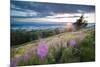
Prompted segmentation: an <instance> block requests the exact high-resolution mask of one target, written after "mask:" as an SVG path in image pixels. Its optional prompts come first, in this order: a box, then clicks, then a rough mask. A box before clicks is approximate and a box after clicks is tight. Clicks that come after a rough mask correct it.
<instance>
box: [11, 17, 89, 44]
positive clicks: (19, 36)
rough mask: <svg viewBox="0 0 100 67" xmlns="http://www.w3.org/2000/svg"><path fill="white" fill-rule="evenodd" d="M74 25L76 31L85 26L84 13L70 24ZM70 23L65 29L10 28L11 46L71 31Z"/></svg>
mask: <svg viewBox="0 0 100 67" xmlns="http://www.w3.org/2000/svg"><path fill="white" fill-rule="evenodd" d="M72 25H74V26H75V29H76V31H77V30H79V29H81V28H84V27H86V26H87V21H86V20H84V15H82V16H80V18H79V19H78V20H77V21H76V22H75V23H74V24H72ZM72 25H71V26H69V27H68V28H65V29H61V28H60V29H59V28H56V29H44V30H32V31H27V30H23V29H17V30H12V29H11V40H10V41H11V46H14V45H20V44H23V43H26V42H30V41H33V40H37V39H39V38H45V37H49V36H52V35H57V34H59V33H62V32H66V31H67V32H71V31H73V28H72Z"/></svg>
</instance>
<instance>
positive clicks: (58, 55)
mask: <svg viewBox="0 0 100 67" xmlns="http://www.w3.org/2000/svg"><path fill="white" fill-rule="evenodd" d="M89 61H95V29H80V30H78V31H74V32H63V33H60V34H57V35H53V36H49V37H46V38H40V39H38V40H33V41H30V42H26V43H23V44H20V45H18V46H12V47H11V66H12V67H14V66H16V65H18V66H27V65H40V64H57V63H72V62H89Z"/></svg>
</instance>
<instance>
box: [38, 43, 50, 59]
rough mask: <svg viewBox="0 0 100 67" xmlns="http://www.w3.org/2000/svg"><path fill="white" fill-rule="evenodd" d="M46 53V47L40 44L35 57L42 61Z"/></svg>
mask: <svg viewBox="0 0 100 67" xmlns="http://www.w3.org/2000/svg"><path fill="white" fill-rule="evenodd" d="M47 53H48V45H47V44H46V43H44V42H41V43H40V44H39V45H38V48H37V55H38V56H39V57H40V58H41V59H43V58H44V57H45V56H46V55H47Z"/></svg>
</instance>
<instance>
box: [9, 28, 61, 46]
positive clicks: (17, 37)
mask: <svg viewBox="0 0 100 67" xmlns="http://www.w3.org/2000/svg"><path fill="white" fill-rule="evenodd" d="M59 33H61V32H60V31H59V29H58V28H57V29H54V30H50V29H46V30H32V31H26V30H22V29H17V30H11V34H10V35H11V40H10V41H11V46H14V45H20V44H23V43H26V42H30V41H33V40H37V39H39V38H45V37H49V36H53V35H56V34H59Z"/></svg>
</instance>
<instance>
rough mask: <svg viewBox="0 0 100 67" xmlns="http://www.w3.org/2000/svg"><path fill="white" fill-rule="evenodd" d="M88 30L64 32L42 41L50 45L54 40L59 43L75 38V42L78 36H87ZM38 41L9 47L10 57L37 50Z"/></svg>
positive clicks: (78, 38)
mask: <svg viewBox="0 0 100 67" xmlns="http://www.w3.org/2000/svg"><path fill="white" fill-rule="evenodd" d="M88 32H89V30H88V29H83V30H80V31H77V32H65V33H61V34H58V35H54V36H51V37H48V38H44V39H43V40H44V41H45V42H46V43H47V44H50V43H52V41H55V40H59V41H61V40H62V41H66V42H67V40H69V39H73V38H75V39H76V40H80V37H78V36H79V35H80V34H81V35H82V38H84V37H85V36H86V35H88ZM38 42H39V40H36V41H31V42H28V43H24V44H22V45H20V46H16V47H11V57H17V56H20V55H22V54H23V53H24V52H25V51H27V50H30V49H31V48H33V47H34V49H33V50H34V51H35V50H36V48H37V44H38Z"/></svg>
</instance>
